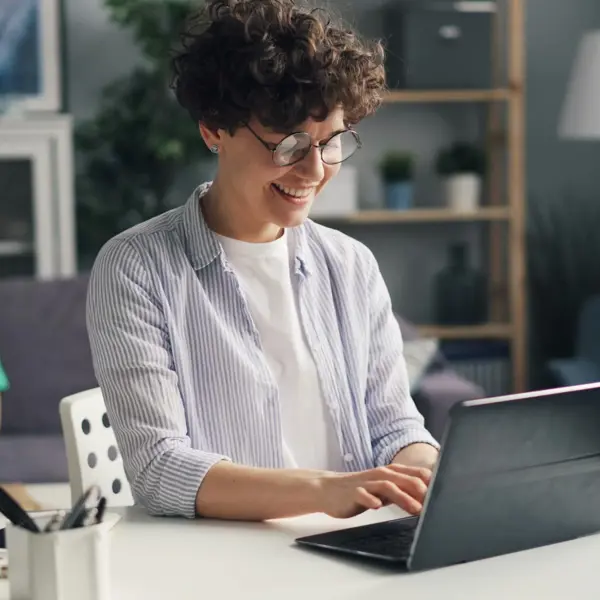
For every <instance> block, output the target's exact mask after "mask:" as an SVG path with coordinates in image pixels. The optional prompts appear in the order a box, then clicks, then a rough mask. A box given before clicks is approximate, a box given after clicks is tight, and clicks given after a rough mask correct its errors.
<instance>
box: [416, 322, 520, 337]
mask: <svg viewBox="0 0 600 600" xmlns="http://www.w3.org/2000/svg"><path fill="white" fill-rule="evenodd" d="M418 330H419V333H420V334H421V335H423V336H424V337H432V338H438V339H440V340H468V339H480V340H485V339H490V340H508V339H510V338H511V337H512V332H513V329H512V326H511V325H510V323H509V324H505V323H488V324H486V325H472V326H455V327H452V326H442V325H421V326H419V327H418Z"/></svg>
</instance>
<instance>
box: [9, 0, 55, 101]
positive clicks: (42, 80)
mask: <svg viewBox="0 0 600 600" xmlns="http://www.w3.org/2000/svg"><path fill="white" fill-rule="evenodd" d="M59 2H60V0H0V28H1V29H2V31H3V35H2V36H1V39H0V94H2V95H5V96H6V99H7V100H8V101H9V108H10V110H11V112H12V111H18V112H57V111H60V110H61V107H62V94H61V67H60V62H61V44H60V4H59ZM32 47H35V48H36V49H37V52H35V56H34V59H33V60H35V61H37V62H35V64H33V65H32V62H31V61H32V58H31V56H30V54H31V48H32ZM24 64H25V65H26V67H24V66H23V65H24ZM28 67H29V68H28ZM25 72H27V73H28V74H29V75H28V76H29V79H26V78H25V76H24V75H23V73H25ZM17 75H18V77H17ZM24 79H26V82H27V83H26V84H25V83H24V82H23V80H24ZM31 88H33V89H31Z"/></svg>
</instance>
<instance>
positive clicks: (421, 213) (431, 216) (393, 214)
mask: <svg viewBox="0 0 600 600" xmlns="http://www.w3.org/2000/svg"><path fill="white" fill-rule="evenodd" d="M510 218H511V212H510V208H508V207H505V206H485V207H482V208H480V209H478V210H477V211H475V212H468V213H467V212H465V213H459V212H455V211H452V210H448V209H446V208H422V209H414V210H406V211H395V210H360V211H357V212H355V213H353V214H350V215H345V216H343V217H339V218H334V217H329V218H321V219H319V220H320V221H321V222H323V223H325V222H332V223H335V222H344V223H373V224H377V223H381V224H383V223H448V222H477V221H508V220H510Z"/></svg>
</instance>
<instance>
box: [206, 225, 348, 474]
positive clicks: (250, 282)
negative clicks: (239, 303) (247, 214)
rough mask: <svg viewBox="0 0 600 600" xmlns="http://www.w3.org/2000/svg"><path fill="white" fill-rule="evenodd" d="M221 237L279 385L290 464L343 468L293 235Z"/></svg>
mask: <svg viewBox="0 0 600 600" xmlns="http://www.w3.org/2000/svg"><path fill="white" fill-rule="evenodd" d="M217 237H218V238H219V241H220V242H221V245H222V247H223V250H224V251H225V254H226V256H227V259H228V261H229V263H230V265H231V267H232V269H233V271H234V272H235V274H236V275H237V277H238V279H239V281H240V285H241V287H242V290H243V292H244V294H245V296H246V301H247V303H248V308H249V310H250V313H251V315H252V318H253V320H254V324H255V326H256V328H257V330H258V332H259V335H260V339H261V344H262V348H263V352H264V353H265V357H266V359H267V362H268V364H269V367H270V369H271V372H272V373H273V376H274V377H275V379H276V381H277V384H278V387H279V399H280V404H281V423H282V443H283V453H284V462H285V466H286V467H288V468H303V469H327V470H332V471H341V470H343V464H344V462H343V459H342V455H341V451H340V447H339V442H338V439H337V435H336V432H335V428H334V425H333V422H332V419H331V415H330V413H329V410H328V408H327V406H326V404H325V400H324V398H323V395H322V393H321V389H320V384H319V379H318V374H317V369H316V367H315V363H314V359H313V357H312V355H311V353H310V350H309V348H308V345H307V343H306V340H305V336H304V332H303V330H302V325H301V322H300V318H299V315H298V305H297V301H296V294H295V292H294V286H293V284H292V277H295V275H294V273H293V260H291V258H290V256H293V253H290V249H289V239H290V237H291V236H289V235H287V233H284V235H283V236H281V237H280V238H279V239H277V240H275V241H273V242H267V243H250V242H242V241H240V240H234V239H231V238H226V237H223V236H217Z"/></svg>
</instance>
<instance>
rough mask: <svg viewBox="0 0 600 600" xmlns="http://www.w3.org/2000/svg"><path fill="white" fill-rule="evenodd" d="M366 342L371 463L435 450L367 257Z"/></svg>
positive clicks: (379, 280) (385, 296)
mask: <svg viewBox="0 0 600 600" xmlns="http://www.w3.org/2000/svg"><path fill="white" fill-rule="evenodd" d="M370 262H371V269H370V272H371V276H370V281H369V294H370V332H369V333H370V343H369V373H368V379H367V391H366V405H367V418H368V422H369V429H370V434H371V445H372V448H373V456H374V462H375V464H376V465H377V466H384V465H388V464H390V463H391V462H392V460H393V458H394V456H396V454H398V452H400V450H402V449H403V448H405V447H406V446H409V445H411V444H415V443H426V444H430V445H432V446H434V447H435V448H439V444H438V442H437V441H436V440H435V439H434V438H433V436H432V435H431V434H430V433H429V432H428V431H427V429H426V428H425V425H424V419H423V416H422V415H421V413H419V411H418V410H417V407H416V405H415V403H414V401H413V399H412V397H411V395H410V386H409V380H408V373H407V370H406V362H405V359H404V354H403V351H404V350H403V341H402V333H401V331H400V326H399V325H398V322H397V320H396V318H395V317H394V313H393V311H392V303H391V300H390V296H389V292H388V290H387V287H386V285H385V282H384V280H383V277H382V275H381V272H380V270H379V266H378V265H377V263H376V261H375V258H374V257H373V256H372V255H370Z"/></svg>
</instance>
